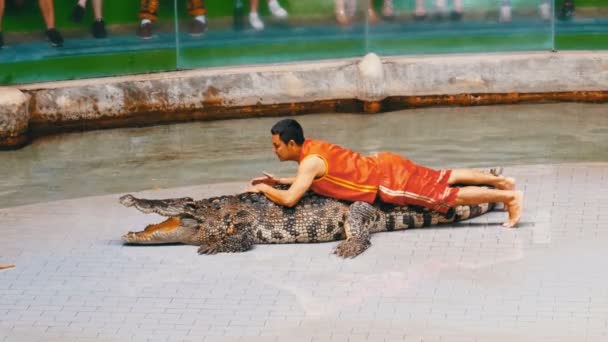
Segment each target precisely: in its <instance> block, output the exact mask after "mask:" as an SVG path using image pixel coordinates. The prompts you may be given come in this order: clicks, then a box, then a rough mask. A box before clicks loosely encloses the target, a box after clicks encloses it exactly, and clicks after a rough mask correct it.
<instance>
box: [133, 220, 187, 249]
mask: <svg viewBox="0 0 608 342" xmlns="http://www.w3.org/2000/svg"><path fill="white" fill-rule="evenodd" d="M197 230H198V229H197V224H196V221H195V220H193V219H180V218H179V217H170V218H168V219H167V220H165V221H163V222H161V223H157V224H151V225H149V226H147V227H146V228H145V229H144V230H142V231H139V232H128V233H127V234H125V235H123V236H122V241H124V242H126V243H132V244H138V245H155V244H163V243H185V244H196V242H195V241H194V235H195V233H196V231H197Z"/></svg>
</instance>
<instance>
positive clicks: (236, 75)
mask: <svg viewBox="0 0 608 342" xmlns="http://www.w3.org/2000/svg"><path fill="white" fill-rule="evenodd" d="M19 89H20V90H22V91H24V92H26V93H28V94H30V95H31V100H30V104H29V109H30V116H29V117H27V113H24V114H23V115H25V117H23V118H21V119H20V121H19V122H20V123H21V126H19V127H20V129H21V130H23V127H24V126H23V122H24V120H25V122H28V121H29V127H30V131H31V133H32V134H34V135H41V134H48V133H51V132H60V131H66V130H75V129H77V130H81V129H96V128H104V127H120V126H129V125H143V124H155V123H162V122H179V121H188V120H206V119H225V118H234V117H251V116H269V115H293V114H302V113H310V112H321V111H327V112H336V111H337V112H340V111H350V112H356V111H365V112H378V111H381V110H395V109H401V108H409V107H419V106H429V105H476V104H498V103H517V102H537V101H590V102H603V101H607V100H608V52H560V53H551V52H537V53H535V52H533V53H507V54H505V53H500V54H483V55H479V54H467V55H442V56H415V57H389V58H383V59H380V58H378V57H377V56H376V55H374V54H370V55H368V56H366V57H365V58H363V59H362V60H357V59H345V60H335V61H322V62H306V63H288V64H281V65H264V66H248V67H238V68H211V69H200V70H193V71H183V72H171V73H162V74H151V75H137V76H126V77H111V78H101V79H90V80H79V81H66V82H55V83H43V84H33V85H27V86H22V87H19ZM26 117H27V120H26ZM2 129H3V131H1V132H0V136H6V135H7V133H6V132H7V130H6V128H2ZM10 129H12V130H13V131H14V130H15V128H10ZM13 131H10V132H13Z"/></svg>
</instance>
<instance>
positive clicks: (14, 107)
mask: <svg viewBox="0 0 608 342" xmlns="http://www.w3.org/2000/svg"><path fill="white" fill-rule="evenodd" d="M28 99H29V96H28V95H26V94H24V93H23V92H21V91H20V90H18V89H15V88H9V87H0V149H5V148H18V147H21V146H23V145H25V144H26V143H27V142H28V140H29V138H28V134H27V133H28V123H29V119H30V116H29V109H28Z"/></svg>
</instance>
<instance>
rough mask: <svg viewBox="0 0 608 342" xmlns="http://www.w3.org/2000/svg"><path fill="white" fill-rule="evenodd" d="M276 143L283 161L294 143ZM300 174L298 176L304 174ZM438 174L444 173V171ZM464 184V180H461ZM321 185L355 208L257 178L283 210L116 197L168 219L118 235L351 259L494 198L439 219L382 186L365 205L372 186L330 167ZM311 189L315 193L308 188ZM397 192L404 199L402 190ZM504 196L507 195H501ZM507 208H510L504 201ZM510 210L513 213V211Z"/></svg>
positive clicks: (252, 196) (486, 178) (496, 179)
mask: <svg viewBox="0 0 608 342" xmlns="http://www.w3.org/2000/svg"><path fill="white" fill-rule="evenodd" d="M275 139H276V137H275V136H273V142H275V143H276V144H275V150H276V151H277V155H279V156H280V157H281V158H282V159H287V158H285V154H284V151H285V150H286V149H287V151H289V148H291V147H289V146H287V145H291V144H294V142H295V140H294V139H293V138H291V139H289V140H288V143H287V144H285V143H284V142H282V141H281V142H279V141H274V140H275ZM296 139H297V138H296ZM309 159H311V160H312V159H313V158H309ZM307 160H308V159H307ZM330 160H332V159H330ZM364 166H365V165H363V166H362V167H364ZM402 166H403V165H401V164H396V165H394V167H395V168H396V169H397V170H400V169H399V167H402ZM298 172H299V173H298V174H301V171H298ZM439 173H440V174H441V172H439ZM446 173H447V175H446ZM454 173H455V172H451V173H449V172H444V173H443V174H444V175H443V176H442V177H443V178H444V179H445V178H447V179H448V180H450V179H451V180H452V181H453V179H452V177H453V175H454ZM458 173H460V174H463V175H467V174H470V176H469V177H471V178H474V177H475V179H476V181H479V182H483V183H486V184H487V185H489V186H494V187H496V188H498V189H500V188H503V189H504V190H501V191H505V192H507V193H514V191H513V190H510V188H512V187H514V183H515V182H514V181H513V180H512V179H510V178H505V177H502V176H501V171H500V169H498V170H493V171H491V172H490V173H482V172H478V171H460V172H458ZM339 175H340V174H338V176H339ZM332 176H333V177H332ZM297 177H298V176H296V179H297ZM410 178H412V177H410ZM463 178H464V176H460V177H459V178H457V179H460V181H461V182H462V181H463ZM479 179H481V180H479ZM338 180H339V181H338ZM464 180H465V181H466V179H464ZM321 181H327V182H329V183H331V184H327V186H330V185H332V184H333V186H334V188H333V189H334V190H335V191H339V190H342V189H346V190H351V192H347V193H352V194H354V196H356V197H353V199H352V200H354V202H352V200H351V201H345V200H341V199H336V198H331V197H326V196H322V195H318V194H316V193H314V192H311V191H304V193H303V195H299V196H297V200H290V201H285V200H284V199H282V200H281V197H280V196H282V194H291V192H290V191H293V190H292V189H293V188H294V185H297V184H298V182H297V181H296V180H295V179H275V178H274V177H272V176H267V177H263V178H260V179H256V180H254V181H253V182H252V183H255V184H253V185H252V186H251V188H252V190H253V191H257V190H264V189H265V188H266V187H268V188H270V186H271V185H272V186H273V189H274V188H276V189H275V190H276V193H278V194H279V195H277V196H276V197H272V196H273V194H272V193H271V194H270V196H269V198H279V199H280V200H279V201H277V202H279V204H281V205H277V204H275V203H274V202H273V201H271V200H269V199H268V198H267V197H266V196H265V195H264V194H261V193H254V192H250V193H243V194H239V195H231V196H221V197H215V198H207V199H201V200H194V199H192V198H188V197H185V198H177V199H163V200H149V199H139V198H135V197H134V196H132V195H125V196H122V197H121V198H120V202H121V203H122V204H123V205H125V206H127V207H135V208H137V209H139V210H140V211H142V212H144V213H156V214H159V215H162V216H165V217H168V219H167V220H165V221H164V222H161V223H159V224H153V225H149V226H148V227H146V228H145V229H144V230H143V231H139V232H128V233H127V234H125V235H123V237H122V239H123V241H125V242H126V243H130V244H164V243H185V244H193V245H198V246H200V247H199V250H198V251H199V253H200V254H214V253H219V252H244V251H247V250H249V249H251V248H252V247H253V245H254V244H268V243H316V242H325V241H338V240H344V241H342V242H341V243H340V244H338V245H337V247H336V248H335V250H334V252H335V253H336V254H338V255H339V256H342V257H355V256H357V255H359V254H361V253H362V252H363V251H365V250H366V249H367V248H368V247H369V246H370V245H371V243H370V235H371V234H372V233H376V232H384V231H393V230H400V229H407V228H421V227H428V226H431V225H436V224H440V223H452V222H457V221H461V220H466V219H469V218H473V217H476V216H479V215H481V214H484V213H486V212H488V211H489V210H491V209H492V208H493V207H494V203H493V199H495V198H496V197H491V196H488V197H486V198H485V199H486V200H487V202H484V203H478V204H470V205H463V204H460V203H456V202H455V201H454V203H452V202H450V201H448V202H447V203H445V204H443V203H437V205H435V208H438V209H439V210H442V212H443V213H441V212H439V211H438V210H430V209H428V208H424V207H421V206H417V205H395V204H391V203H386V202H382V201H381V200H387V199H388V200H391V198H396V199H399V200H400V199H401V198H403V197H405V198H407V199H409V198H410V197H411V196H407V197H406V196H400V195H402V193H401V192H396V191H394V192H390V191H388V190H385V189H383V188H382V191H383V193H379V194H378V195H377V198H376V201H374V202H373V203H371V204H370V203H368V202H367V201H366V199H368V198H369V197H370V195H369V194H370V193H372V191H369V190H374V187H370V186H368V187H354V186H353V185H352V184H351V183H353V182H346V181H344V180H340V178H339V177H337V176H335V174H334V172H333V169H329V172H327V174H325V176H324V177H323V178H320V179H319V181H318V182H321ZM279 183H282V184H288V185H291V186H289V187H288V185H280V184H279ZM334 183H335V184H334ZM385 184H388V183H387V182H386V181H385V180H383V183H382V185H383V186H384V185H385ZM449 184H452V183H449ZM443 185H444V183H441V184H440V185H436V186H435V187H434V188H433V189H435V188H439V189H443V192H444V193H446V194H448V196H449V195H450V194H453V192H452V189H451V187H447V186H443ZM313 186H314V185H313ZM260 188H261V189H260ZM378 188H380V187H378ZM507 188H509V189H507ZM312 189H313V190H314V189H315V188H314V187H312ZM321 189H323V188H321ZM329 189H330V190H331V189H332V188H329ZM336 189H337V190H336ZM388 189H390V188H388ZM436 191H437V190H436ZM479 191H481V189H479ZM378 192H379V191H378ZM402 192H403V193H405V191H402ZM273 193H274V190H273ZM408 195H409V194H408ZM381 196H382V197H381ZM334 197H335V196H334ZM505 197H507V196H506V195H505ZM289 198H292V197H289ZM293 198H295V197H293ZM418 200H419V202H412V203H416V204H418V203H426V202H424V201H423V200H425V199H424V198H423V199H418ZM280 201H283V202H280ZM479 201H481V199H479ZM499 202H500V201H499ZM398 203H405V202H398ZM503 203H504V201H503ZM285 204H286V205H285ZM452 204H453V205H454V207H453V208H450V209H449V210H447V206H450V205H452ZM507 204H509V202H508V201H507ZM510 209H511V210H512V208H510Z"/></svg>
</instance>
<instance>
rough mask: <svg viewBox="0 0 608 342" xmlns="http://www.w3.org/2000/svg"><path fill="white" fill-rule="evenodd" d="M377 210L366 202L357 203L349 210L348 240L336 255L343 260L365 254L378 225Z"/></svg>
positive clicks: (346, 224)
mask: <svg viewBox="0 0 608 342" xmlns="http://www.w3.org/2000/svg"><path fill="white" fill-rule="evenodd" d="M376 210H377V209H376V208H374V206H373V205H371V204H369V203H365V202H355V203H353V204H352V205H351V206H350V208H349V209H348V214H347V217H346V223H345V224H344V229H345V231H346V240H345V241H342V242H341V243H340V244H338V246H336V249H335V250H334V253H335V254H337V255H339V256H341V257H343V258H354V257H356V256H357V255H359V254H361V253H363V252H364V251H365V250H366V249H367V248H368V247H369V246H370V245H371V242H370V241H369V237H370V232H371V231H372V228H373V226H374V225H376V224H377V223H378V220H377V217H378V215H376Z"/></svg>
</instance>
